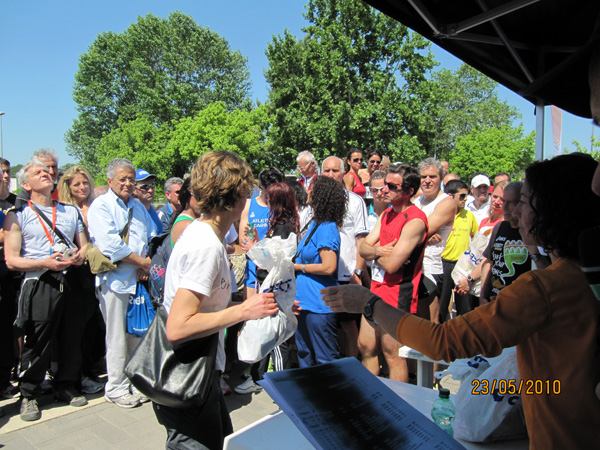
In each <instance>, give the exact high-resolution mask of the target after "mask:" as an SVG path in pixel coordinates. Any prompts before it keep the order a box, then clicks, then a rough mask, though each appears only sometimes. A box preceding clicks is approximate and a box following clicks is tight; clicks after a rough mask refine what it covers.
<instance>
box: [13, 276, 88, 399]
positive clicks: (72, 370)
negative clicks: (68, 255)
mask: <svg viewBox="0 0 600 450" xmlns="http://www.w3.org/2000/svg"><path fill="white" fill-rule="evenodd" d="M73 276H74V272H67V274H64V273H62V272H51V271H48V272H45V273H44V274H43V275H42V276H41V277H40V278H39V280H33V279H30V280H26V281H25V282H24V283H23V287H22V289H21V295H20V297H19V310H18V313H17V325H18V326H19V327H21V328H22V329H23V331H24V333H25V340H24V342H23V350H22V356H21V375H20V377H19V381H20V384H19V387H20V390H21V395H22V396H23V397H25V398H36V397H37V396H39V394H40V393H41V386H40V385H41V383H42V381H44V376H45V374H46V370H47V369H48V366H49V364H50V359H51V356H53V350H54V352H55V356H56V358H57V362H58V372H57V373H56V375H55V377H54V384H53V386H54V389H55V390H62V389H65V388H67V387H71V386H73V385H75V384H76V383H77V382H78V381H79V376H80V368H81V351H80V348H81V336H82V332H83V322H82V314H81V303H80V300H81V299H80V293H79V292H78V291H77V289H76V288H75V289H72V287H73V286H78V283H77V281H76V280H75V279H73V278H72V277H73Z"/></svg>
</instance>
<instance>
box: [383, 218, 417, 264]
mask: <svg viewBox="0 0 600 450" xmlns="http://www.w3.org/2000/svg"><path fill="white" fill-rule="evenodd" d="M426 233H427V227H426V225H425V222H423V221H422V220H420V219H414V220H411V221H410V222H408V223H407V224H406V225H405V226H404V228H403V229H402V232H401V233H400V238H399V239H398V242H397V243H396V245H395V246H394V248H393V249H392V252H391V253H390V255H389V256H382V257H381V258H379V259H378V260H377V265H378V266H379V267H381V268H382V269H383V270H385V271H386V272H387V273H394V272H397V271H398V270H400V268H401V267H402V266H404V264H405V263H406V262H407V261H408V258H409V257H410V254H411V253H412V251H413V250H414V249H415V247H416V246H417V245H419V244H420V243H421V242H423V239H424V237H425V234H426Z"/></svg>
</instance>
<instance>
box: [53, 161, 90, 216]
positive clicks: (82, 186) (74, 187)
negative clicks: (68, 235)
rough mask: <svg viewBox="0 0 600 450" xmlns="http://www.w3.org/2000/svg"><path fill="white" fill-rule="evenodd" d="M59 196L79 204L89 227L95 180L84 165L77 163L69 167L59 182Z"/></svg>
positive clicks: (68, 201) (70, 203) (73, 203)
mask: <svg viewBox="0 0 600 450" xmlns="http://www.w3.org/2000/svg"><path fill="white" fill-rule="evenodd" d="M58 198H59V199H60V201H61V202H63V203H68V204H69V205H75V206H77V208H79V211H80V212H81V214H82V215H83V220H84V222H85V225H86V227H87V211H88V208H89V207H90V205H91V204H92V200H94V181H93V180H92V176H91V175H90V173H89V172H88V171H87V170H86V169H85V168H84V167H82V166H79V165H75V166H71V167H69V169H67V171H66V172H65V174H64V175H63V176H62V178H61V179H60V181H59V182H58Z"/></svg>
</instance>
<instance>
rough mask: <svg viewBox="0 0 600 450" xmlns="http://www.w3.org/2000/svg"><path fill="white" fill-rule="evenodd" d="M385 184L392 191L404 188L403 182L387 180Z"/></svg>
mask: <svg viewBox="0 0 600 450" xmlns="http://www.w3.org/2000/svg"><path fill="white" fill-rule="evenodd" d="M385 185H386V186H387V188H388V189H389V190H390V191H397V190H398V189H401V188H402V185H401V184H394V183H388V182H387V181H386V182H385Z"/></svg>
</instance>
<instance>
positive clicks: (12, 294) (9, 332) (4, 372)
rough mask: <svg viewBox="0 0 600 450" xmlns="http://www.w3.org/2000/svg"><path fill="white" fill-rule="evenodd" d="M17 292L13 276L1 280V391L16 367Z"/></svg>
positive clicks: (6, 276) (8, 382) (7, 383)
mask: <svg viewBox="0 0 600 450" xmlns="http://www.w3.org/2000/svg"><path fill="white" fill-rule="evenodd" d="M16 300H17V292H16V289H15V288H14V286H13V283H12V276H11V274H8V275H5V276H4V277H2V279H0V389H3V388H5V387H7V386H8V385H9V384H10V376H11V373H12V368H13V366H14V365H15V334H14V327H13V323H14V321H15V317H16V315H17V304H16Z"/></svg>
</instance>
